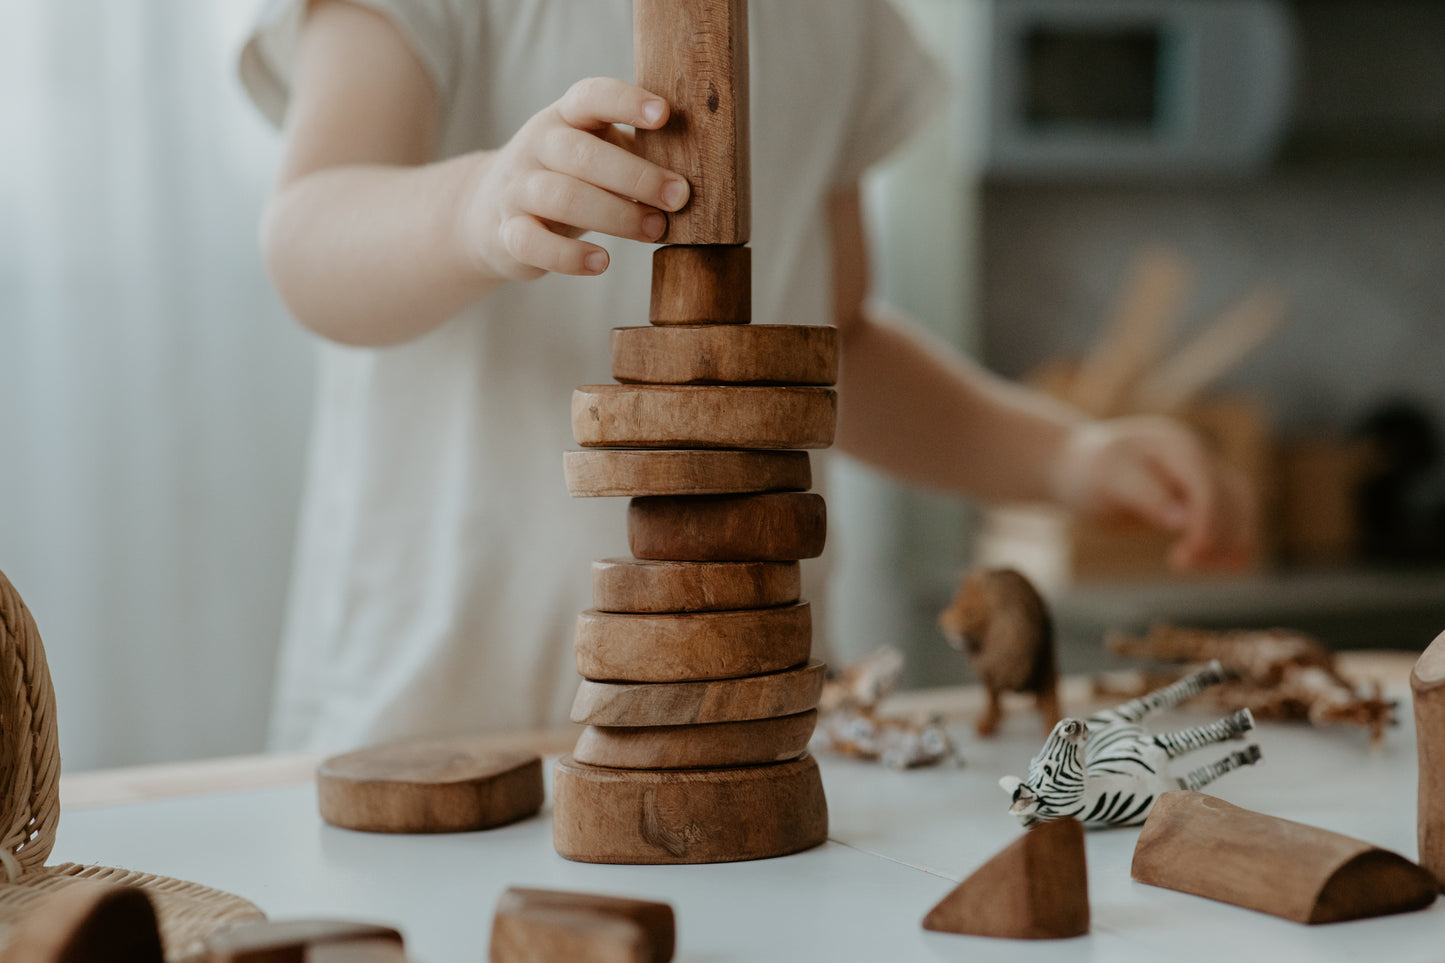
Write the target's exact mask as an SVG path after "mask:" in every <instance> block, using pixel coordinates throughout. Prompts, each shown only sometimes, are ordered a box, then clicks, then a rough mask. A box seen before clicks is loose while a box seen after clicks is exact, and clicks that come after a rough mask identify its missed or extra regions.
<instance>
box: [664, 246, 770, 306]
mask: <svg viewBox="0 0 1445 963" xmlns="http://www.w3.org/2000/svg"><path fill="white" fill-rule="evenodd" d="M752 317H753V252H752V249H751V248H748V247H744V246H742V245H728V244H694V245H679V246H673V247H660V248H658V249H657V250H656V251H654V252H653V253H652V303H651V305H650V306H649V308H648V316H647V320H648V321H650V322H651V323H653V324H747V323H748V322H749V321H751V320H752Z"/></svg>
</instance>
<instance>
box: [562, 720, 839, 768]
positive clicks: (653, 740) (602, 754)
mask: <svg viewBox="0 0 1445 963" xmlns="http://www.w3.org/2000/svg"><path fill="white" fill-rule="evenodd" d="M817 722H818V713H817V711H816V710H810V711H808V712H800V713H798V714H796V715H791V716H780V717H778V718H776V719H752V720H749V721H747V722H715V723H712V724H711V725H702V726H588V727H587V728H586V729H583V730H582V735H580V736H578V737H577V746H576V748H575V749H573V750H572V758H573V759H576V760H577V761H578V762H580V763H585V764H586V765H589V766H606V767H608V768H611V769H715V768H720V767H724V766H755V765H761V764H764V763H770V762H784V761H786V760H788V759H796V758H798V757H799V756H801V755H802V754H803V753H804V752H806V751H807V749H808V739H809V738H810V737H811V736H812V734H813V727H814V726H815V725H816V724H817Z"/></svg>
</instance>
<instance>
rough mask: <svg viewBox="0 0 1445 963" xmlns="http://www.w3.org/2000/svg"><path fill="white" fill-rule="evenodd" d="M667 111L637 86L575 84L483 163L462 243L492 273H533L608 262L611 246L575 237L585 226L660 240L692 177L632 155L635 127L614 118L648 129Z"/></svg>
mask: <svg viewBox="0 0 1445 963" xmlns="http://www.w3.org/2000/svg"><path fill="white" fill-rule="evenodd" d="M667 117H668V105H667V103H666V102H665V101H663V100H662V98H660V97H658V96H657V95H656V94H652V93H649V92H648V91H646V90H643V89H642V88H641V87H636V86H633V85H632V84H629V83H624V82H623V81H621V80H612V79H608V78H600V77H594V78H590V79H587V80H580V81H578V82H577V83H575V84H573V85H572V86H571V88H569V89H568V91H567V92H566V93H565V94H563V95H562V97H561V99H560V100H558V101H557V102H556V103H554V104H552V105H551V106H549V107H547V108H545V109H543V110H542V111H540V112H539V113H537V114H535V115H533V117H532V118H531V119H530V120H528V121H527V122H526V123H525V124H523V125H522V128H521V129H520V130H519V131H517V133H516V134H515V135H513V137H512V139H511V140H509V141H508V142H507V143H506V145H505V146H504V147H502V148H501V149H500V150H498V151H496V152H495V153H494V154H492V155H491V156H490V157H489V158H487V161H488V162H484V163H483V164H481V165H479V167H478V171H479V175H480V176H478V177H476V178H474V179H473V180H472V181H471V182H470V184H469V191H468V196H467V197H466V199H465V200H464V202H463V204H462V205H461V213H462V217H463V218H464V220H463V222H462V224H461V234H462V238H463V244H465V245H466V249H467V250H468V251H469V252H471V254H472V256H473V257H474V258H476V259H478V260H479V261H480V262H481V266H482V267H483V268H484V269H486V270H487V271H488V272H489V273H492V274H495V275H497V276H499V277H505V278H511V279H513V280H530V279H532V278H536V277H539V276H541V275H542V274H545V273H547V272H549V271H552V272H556V273H558V274H580V275H593V274H601V273H602V272H603V271H605V270H607V263H608V256H607V251H606V250H605V249H604V248H602V247H600V246H598V245H596V244H591V243H589V242H586V241H581V240H578V237H579V236H580V235H582V234H583V233H585V232H587V231H597V232H599V233H601V234H610V235H612V236H614V237H622V238H629V239H631V240H635V241H656V240H657V239H658V238H659V237H661V236H662V233H663V231H664V230H666V228H667V219H666V217H665V215H664V214H663V213H662V212H663V211H675V210H677V209H678V208H680V207H682V206H683V205H684V204H685V203H687V198H688V192H689V188H688V183H687V181H686V180H684V179H683V178H682V176H681V175H679V174H676V173H674V172H672V171H669V170H667V169H665V168H663V167H659V166H658V165H656V164H653V163H651V162H650V161H646V160H643V159H642V158H640V157H638V156H637V155H635V154H633V153H632V152H631V151H630V150H629V149H628V147H629V146H630V144H631V140H632V135H631V133H630V132H629V131H624V130H622V129H621V128H619V127H617V126H614V125H617V124H627V125H630V126H632V127H640V128H645V129H650V130H651V129H656V128H658V127H661V126H662V125H663V124H665V123H667Z"/></svg>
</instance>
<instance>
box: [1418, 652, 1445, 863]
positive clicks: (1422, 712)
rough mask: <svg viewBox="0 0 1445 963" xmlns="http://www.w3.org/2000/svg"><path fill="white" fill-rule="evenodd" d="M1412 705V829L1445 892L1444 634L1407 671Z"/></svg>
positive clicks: (1422, 855)
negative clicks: (1415, 773)
mask: <svg viewBox="0 0 1445 963" xmlns="http://www.w3.org/2000/svg"><path fill="white" fill-rule="evenodd" d="M1410 694H1411V697H1412V698H1413V700H1414V703H1415V746H1416V751H1417V752H1418V753H1419V757H1420V782H1419V788H1418V793H1419V795H1418V801H1417V806H1416V810H1415V812H1416V826H1417V829H1418V833H1419V842H1420V864H1421V865H1422V866H1424V867H1425V868H1426V869H1428V870H1429V871H1430V872H1431V873H1433V874H1434V875H1435V879H1436V881H1437V882H1438V883H1439V885H1440V887H1441V888H1442V889H1445V633H1442V634H1441V635H1439V636H1437V637H1436V638H1435V641H1433V642H1431V643H1430V645H1429V646H1428V647H1427V648H1426V649H1425V651H1424V653H1423V654H1422V655H1421V656H1420V658H1419V660H1418V661H1416V663H1415V668H1414V669H1413V670H1412V671H1411V672H1410Z"/></svg>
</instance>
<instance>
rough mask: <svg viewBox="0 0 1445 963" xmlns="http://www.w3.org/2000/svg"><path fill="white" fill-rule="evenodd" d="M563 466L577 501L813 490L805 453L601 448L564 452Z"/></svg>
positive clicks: (568, 486) (811, 476) (570, 489)
mask: <svg viewBox="0 0 1445 963" xmlns="http://www.w3.org/2000/svg"><path fill="white" fill-rule="evenodd" d="M562 466H563V468H564V470H565V471H566V473H567V491H569V492H571V493H572V496H573V497H574V498H589V497H595V496H605V495H625V496H635V495H722V494H725V493H727V492H786V491H793V492H801V491H807V490H808V489H809V488H812V487H813V472H812V468H811V466H810V465H809V464H808V453H807V452H806V451H708V450H702V451H699V450H696V449H681V450H675V451H667V450H663V451H652V450H630V451H629V450H621V451H619V450H614V449H608V448H602V449H593V450H591V451H569V452H566V453H564V454H563V456H562Z"/></svg>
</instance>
